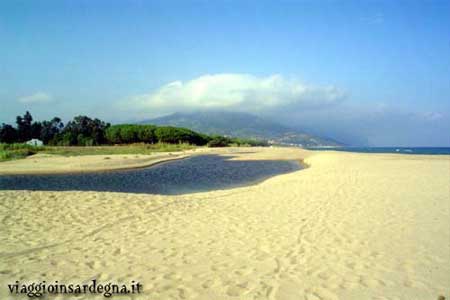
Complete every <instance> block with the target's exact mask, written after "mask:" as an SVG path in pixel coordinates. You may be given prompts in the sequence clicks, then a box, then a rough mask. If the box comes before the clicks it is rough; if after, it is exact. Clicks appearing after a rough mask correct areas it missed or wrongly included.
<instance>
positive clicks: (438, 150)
mask: <svg viewBox="0 0 450 300" xmlns="http://www.w3.org/2000/svg"><path fill="white" fill-rule="evenodd" d="M308 149H309V150H320V151H327V150H328V151H330V150H332V151H347V152H361V153H401V154H427V155H449V154H450V148H448V147H317V148H308Z"/></svg>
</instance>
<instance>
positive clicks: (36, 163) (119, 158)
mask: <svg viewBox="0 0 450 300" xmlns="http://www.w3.org/2000/svg"><path fill="white" fill-rule="evenodd" d="M186 156H187V154H185V153H184V152H173V153H154V154H152V155H140V154H139V155H134V154H114V155H83V156H61V155H49V154H36V155H32V156H28V157H27V158H25V159H18V160H9V161H3V162H0V175H8V174H55V173H69V172H92V171H104V170H119V169H130V168H141V167H147V166H151V165H154V164H158V163H161V162H164V161H169V160H173V159H180V158H184V157H186Z"/></svg>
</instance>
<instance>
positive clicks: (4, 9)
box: [0, 1, 450, 146]
mask: <svg viewBox="0 0 450 300" xmlns="http://www.w3.org/2000/svg"><path fill="white" fill-rule="evenodd" d="M174 83H175V84H174ZM0 104H1V110H0V122H9V123H12V122H14V119H15V116H16V115H18V114H22V113H23V112H24V111H25V110H30V112H31V113H32V114H33V115H34V116H35V118H36V119H45V118H50V117H52V116H54V115H58V116H61V117H63V118H64V119H68V118H71V117H73V116H74V115H78V114H88V115H90V116H98V117H100V118H103V119H105V120H107V121H111V122H120V121H130V120H139V119H142V118H147V119H148V118H150V117H153V116H158V115H162V114H166V113H170V112H174V111H183V110H190V109H191V110H195V109H202V108H214V109H222V108H223V109H230V110H240V111H248V112H251V113H256V114H260V115H264V116H267V117H268V118H273V119H278V120H279V121H281V122H284V123H287V124H289V125H292V126H295V127H300V128H305V129H307V130H309V131H311V132H313V133H317V134H322V135H327V136H331V137H334V138H337V139H341V140H343V141H345V142H349V143H365V144H370V145H378V146H390V145H399V146H401V145H404V146H426V145H429V146H438V145H441V146H449V145H450V135H449V132H450V1H1V2H0Z"/></svg>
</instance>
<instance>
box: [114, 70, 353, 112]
mask: <svg viewBox="0 0 450 300" xmlns="http://www.w3.org/2000/svg"><path fill="white" fill-rule="evenodd" d="M344 97H345V93H344V92H343V91H341V90H339V89H338V88H336V87H333V86H312V85H307V84H304V83H302V82H300V81H298V80H295V79H286V78H284V77H282V76H281V75H272V76H267V77H257V76H253V75H248V74H215V75H204V76H200V77H198V78H195V79H192V80H189V81H186V82H182V81H174V82H171V83H168V84H166V85H164V86H162V87H160V88H159V89H157V90H155V91H152V92H150V93H148V94H143V95H137V96H134V97H131V98H130V99H128V100H127V101H126V103H122V104H124V105H123V107H128V108H129V107H130V106H131V107H132V108H134V109H137V110H141V111H147V112H153V113H154V112H158V113H170V112H174V111H181V110H187V109H195V110H196V109H233V110H240V111H248V112H260V111H266V110H271V109H276V108H283V107H292V106H295V107H297V108H314V107H323V106H329V105H332V104H335V103H337V102H339V101H340V100H342V99H343V98H344Z"/></svg>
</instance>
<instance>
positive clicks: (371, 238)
mask: <svg viewBox="0 0 450 300" xmlns="http://www.w3.org/2000/svg"><path fill="white" fill-rule="evenodd" d="M206 150H208V149H205V151H203V150H202V151H197V152H196V153H201V154H206V152H207V151H206ZM214 151H215V153H218V154H220V155H226V156H232V157H231V158H230V159H233V160H234V159H237V160H239V159H245V160H251V159H256V160H258V159H293V158H296V159H298V160H304V163H305V164H307V165H309V166H310V167H309V168H306V169H302V170H299V171H295V172H293V173H289V174H284V175H279V176H275V177H272V178H269V179H267V180H264V181H263V182H260V183H258V184H256V185H251V186H245V187H239V188H235V189H230V190H217V191H211V192H203V193H193V194H183V195H178V196H164V195H143V194H123V193H110V192H73V191H68V192H32V191H0V203H1V204H2V205H0V219H1V220H2V221H1V222H2V224H3V230H4V234H2V235H1V236H0V245H1V246H0V271H1V272H0V284H1V285H2V286H6V285H7V284H8V283H13V282H14V281H15V280H17V279H20V280H22V281H36V280H39V279H40V278H44V279H47V280H48V281H51V280H59V281H60V282H84V281H87V280H90V279H93V278H96V279H97V280H99V281H102V282H112V281H121V282H129V281H131V280H137V281H139V282H141V283H142V284H143V286H144V293H143V294H141V295H134V299H148V298H154V299H170V298H171V299H324V300H325V299H327V300H328V299H331V300H336V299H342V300H353V299H354V300H357V299H358V300H359V299H437V297H438V296H439V295H444V296H445V297H448V296H450V295H449V294H448V293H449V291H448V282H449V281H450V263H449V262H450V256H449V253H450V243H449V241H450V207H449V205H448V201H449V198H448V191H449V189H450V183H449V181H448V168H449V164H450V160H449V158H450V157H444V156H423V155H418V156H414V155H397V154H395V155H392V154H359V153H348V152H339V151H327V152H319V151H318V152H311V151H305V150H299V149H295V148H294V149H292V148H285V149H284V148H266V149H259V148H248V149H219V150H214ZM24 204H26V205H24ZM2 293H4V294H2ZM7 296H8V295H7V294H6V291H5V290H4V289H2V290H0V297H1V298H3V297H7ZM91 298H98V299H103V297H102V296H97V297H92V295H89V294H88V295H80V296H79V299H91Z"/></svg>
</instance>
